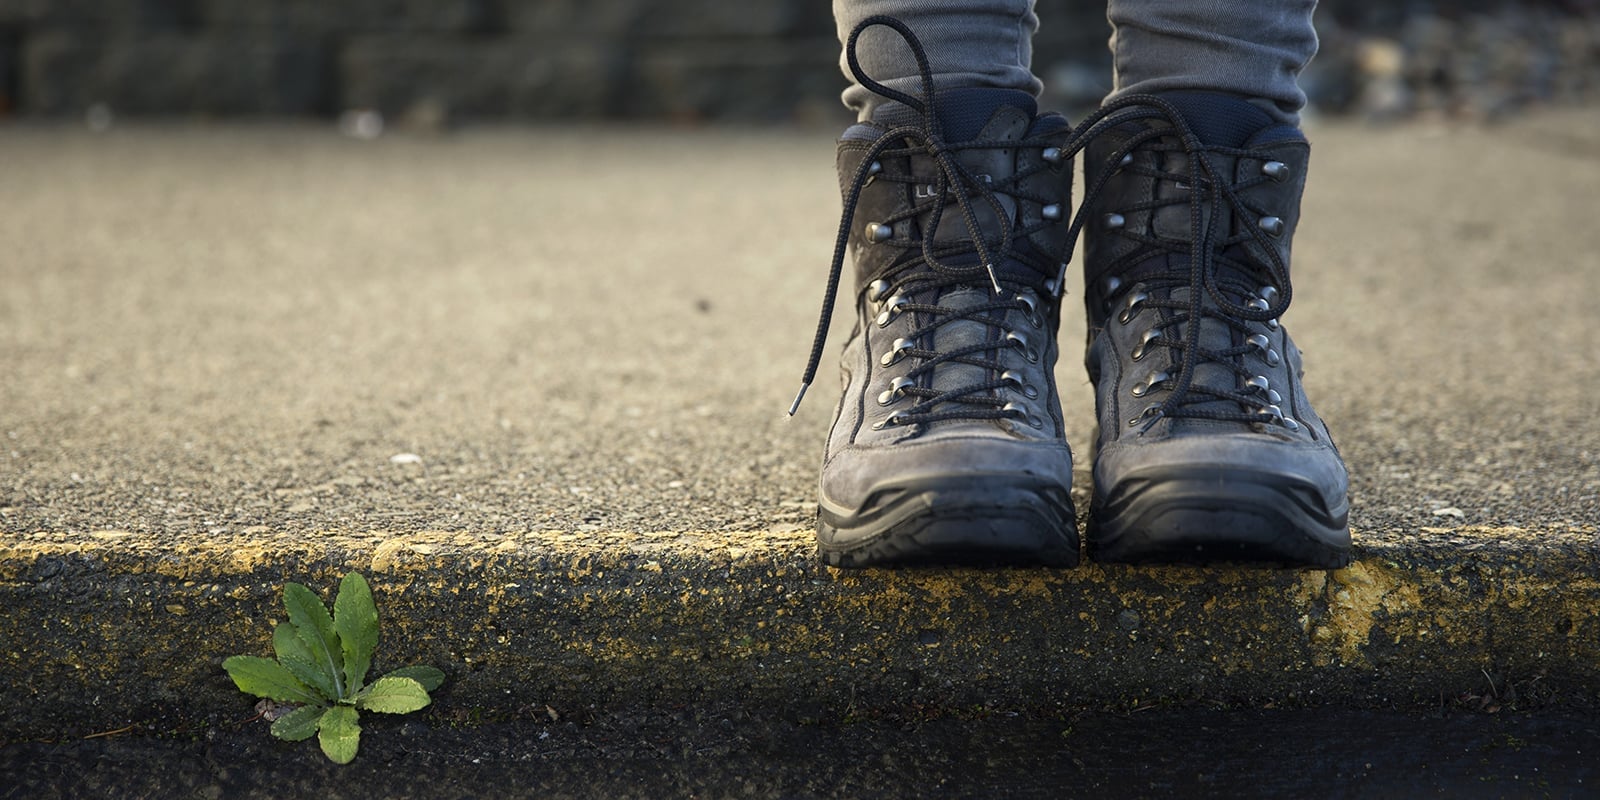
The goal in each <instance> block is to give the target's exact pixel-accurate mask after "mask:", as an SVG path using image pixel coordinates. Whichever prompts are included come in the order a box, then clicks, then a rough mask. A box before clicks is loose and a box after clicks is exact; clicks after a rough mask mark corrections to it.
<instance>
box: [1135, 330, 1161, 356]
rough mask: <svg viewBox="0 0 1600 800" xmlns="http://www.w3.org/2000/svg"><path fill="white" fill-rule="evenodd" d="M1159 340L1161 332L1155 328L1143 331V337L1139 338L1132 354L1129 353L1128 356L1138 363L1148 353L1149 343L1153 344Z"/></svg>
mask: <svg viewBox="0 0 1600 800" xmlns="http://www.w3.org/2000/svg"><path fill="white" fill-rule="evenodd" d="M1160 339H1161V331H1159V330H1157V329H1155V328H1151V329H1150V330H1147V331H1145V332H1144V336H1141V337H1140V338H1139V343H1138V344H1137V345H1134V348H1133V352H1132V353H1130V354H1129V355H1130V356H1131V357H1132V358H1133V360H1134V361H1139V360H1140V359H1143V358H1144V356H1145V353H1146V352H1147V351H1148V348H1149V347H1150V343H1151V342H1155V341H1159V340H1160Z"/></svg>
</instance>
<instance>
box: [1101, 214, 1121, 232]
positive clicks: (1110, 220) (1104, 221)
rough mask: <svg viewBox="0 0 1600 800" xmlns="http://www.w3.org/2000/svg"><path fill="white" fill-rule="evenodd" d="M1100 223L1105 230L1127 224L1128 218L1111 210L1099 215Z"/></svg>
mask: <svg viewBox="0 0 1600 800" xmlns="http://www.w3.org/2000/svg"><path fill="white" fill-rule="evenodd" d="M1100 224H1101V225H1102V226H1104V227H1105V228H1106V229H1107V230H1116V229H1118V228H1120V227H1122V226H1123V225H1126V224H1128V218H1127V217H1124V216H1122V215H1121V214H1117V213H1115V212H1113V213H1110V214H1107V215H1105V216H1103V217H1101V218H1100Z"/></svg>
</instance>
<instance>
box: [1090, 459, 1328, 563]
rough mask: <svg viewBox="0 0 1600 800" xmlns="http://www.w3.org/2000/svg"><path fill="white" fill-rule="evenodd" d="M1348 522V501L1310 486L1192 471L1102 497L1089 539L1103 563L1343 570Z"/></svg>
mask: <svg viewBox="0 0 1600 800" xmlns="http://www.w3.org/2000/svg"><path fill="white" fill-rule="evenodd" d="M1330 506H1331V507H1330ZM1348 516H1349V514H1348V503H1347V502H1346V501H1345V500H1344V498H1338V499H1336V500H1335V502H1333V503H1329V502H1328V501H1326V500H1325V499H1324V498H1323V496H1322V494H1321V492H1319V491H1318V490H1317V488H1316V487H1314V486H1312V485H1311V484H1309V483H1307V482H1305V481H1302V480H1297V479H1294V478H1290V477H1285V476H1281V475H1272V474H1266V473H1255V472H1247V471H1241V470H1206V471H1204V472H1198V473H1197V471H1196V470H1194V469H1193V468H1189V469H1180V470H1172V471H1168V472H1165V473H1161V472H1146V473H1144V474H1141V475H1139V476H1138V477H1136V478H1129V479H1126V480H1124V481H1122V482H1121V483H1120V484H1118V485H1117V486H1115V487H1113V488H1112V489H1111V490H1110V491H1108V492H1106V493H1105V496H1104V497H1103V498H1102V497H1101V496H1100V494H1099V493H1097V494H1096V496H1095V498H1094V501H1093V502H1091V504H1090V507H1089V520H1088V524H1087V526H1086V528H1085V537H1086V539H1087V540H1088V541H1087V544H1088V548H1087V549H1088V553H1089V557H1090V558H1092V559H1094V560H1096V561H1108V562H1115V563H1129V564H1142V563H1201V564H1210V563H1219V562H1229V563H1245V564H1259V565H1263V566H1298V567H1319V568H1324V569H1337V568H1339V567H1344V566H1348V565H1349V564H1350V558H1351V553H1350V551H1351V545H1350V527H1349V522H1348Z"/></svg>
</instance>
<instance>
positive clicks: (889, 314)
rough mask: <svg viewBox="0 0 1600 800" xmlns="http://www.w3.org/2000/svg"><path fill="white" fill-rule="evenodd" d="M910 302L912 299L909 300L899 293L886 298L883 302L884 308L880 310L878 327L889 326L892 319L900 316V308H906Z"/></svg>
mask: <svg viewBox="0 0 1600 800" xmlns="http://www.w3.org/2000/svg"><path fill="white" fill-rule="evenodd" d="M910 304H911V301H910V300H907V299H906V298H905V297H904V296H902V295H898V294H897V295H895V296H894V297H891V298H889V299H888V300H885V301H884V303H883V310H882V311H879V312H878V320H877V322H878V327H880V328H882V327H884V326H887V325H888V324H889V322H890V321H891V320H893V319H894V318H895V317H897V316H899V314H900V309H902V308H905V307H906V306H908V305H910Z"/></svg>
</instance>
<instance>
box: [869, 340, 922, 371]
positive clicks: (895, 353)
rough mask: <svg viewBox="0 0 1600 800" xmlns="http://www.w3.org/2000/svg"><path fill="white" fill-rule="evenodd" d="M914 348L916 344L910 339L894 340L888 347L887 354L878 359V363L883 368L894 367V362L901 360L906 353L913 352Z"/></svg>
mask: <svg viewBox="0 0 1600 800" xmlns="http://www.w3.org/2000/svg"><path fill="white" fill-rule="evenodd" d="M916 347H917V343H916V342H913V341H911V340H910V339H896V340H894V344H891V345H889V352H887V353H884V354H883V357H882V358H879V359H878V363H879V364H882V365H883V366H885V367H891V366H894V364H895V362H897V361H899V360H900V359H901V358H903V357H904V356H905V354H906V352H907V351H910V350H915V349H916Z"/></svg>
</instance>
